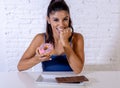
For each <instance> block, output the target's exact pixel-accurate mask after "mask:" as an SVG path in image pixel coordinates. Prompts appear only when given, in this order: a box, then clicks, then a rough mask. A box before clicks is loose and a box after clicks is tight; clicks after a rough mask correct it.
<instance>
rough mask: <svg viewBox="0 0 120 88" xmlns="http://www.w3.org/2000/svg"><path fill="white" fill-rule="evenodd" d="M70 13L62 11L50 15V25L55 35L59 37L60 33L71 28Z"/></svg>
mask: <svg viewBox="0 0 120 88" xmlns="http://www.w3.org/2000/svg"><path fill="white" fill-rule="evenodd" d="M69 18H70V16H69V13H68V12H67V11H64V10H61V11H56V12H52V13H50V16H49V17H48V23H49V24H51V27H52V31H53V34H54V35H59V34H60V31H63V30H65V29H66V28H67V27H68V26H69Z"/></svg>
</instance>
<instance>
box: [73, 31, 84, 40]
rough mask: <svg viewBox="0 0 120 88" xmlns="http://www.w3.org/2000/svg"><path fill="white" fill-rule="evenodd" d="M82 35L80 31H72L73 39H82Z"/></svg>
mask: <svg viewBox="0 0 120 88" xmlns="http://www.w3.org/2000/svg"><path fill="white" fill-rule="evenodd" d="M83 39H84V38H83V35H82V34H80V33H76V32H74V33H73V41H83Z"/></svg>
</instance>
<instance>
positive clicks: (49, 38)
mask: <svg viewBox="0 0 120 88" xmlns="http://www.w3.org/2000/svg"><path fill="white" fill-rule="evenodd" d="M60 10H65V11H67V12H68V13H69V14H70V11H69V7H68V5H67V4H66V2H65V1H64V0H51V2H50V4H49V6H48V9H47V16H48V17H49V15H50V13H51V12H52V11H54V12H56V11H60ZM69 19H70V20H69V27H71V28H72V35H73V31H74V30H73V27H72V21H71V18H69ZM72 35H71V36H70V38H69V41H71V39H72ZM45 41H46V42H47V43H52V44H53V45H54V43H55V42H54V37H53V31H52V28H51V25H50V24H49V23H48V22H47V24H46V40H45ZM54 46H55V45H54Z"/></svg>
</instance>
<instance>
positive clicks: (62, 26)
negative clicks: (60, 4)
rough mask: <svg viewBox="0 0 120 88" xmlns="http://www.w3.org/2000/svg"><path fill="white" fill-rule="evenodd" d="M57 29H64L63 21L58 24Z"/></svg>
mask: <svg viewBox="0 0 120 88" xmlns="http://www.w3.org/2000/svg"><path fill="white" fill-rule="evenodd" d="M59 27H60V28H62V29H63V28H64V22H63V21H60V22H59Z"/></svg>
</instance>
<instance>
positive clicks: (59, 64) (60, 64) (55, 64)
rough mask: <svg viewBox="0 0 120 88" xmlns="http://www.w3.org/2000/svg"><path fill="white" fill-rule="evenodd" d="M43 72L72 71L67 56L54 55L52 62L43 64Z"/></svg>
mask: <svg viewBox="0 0 120 88" xmlns="http://www.w3.org/2000/svg"><path fill="white" fill-rule="evenodd" d="M42 69H43V71H72V69H71V67H70V66H69V63H68V61H67V57H66V55H65V54H64V55H52V56H51V60H49V61H44V62H42Z"/></svg>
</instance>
